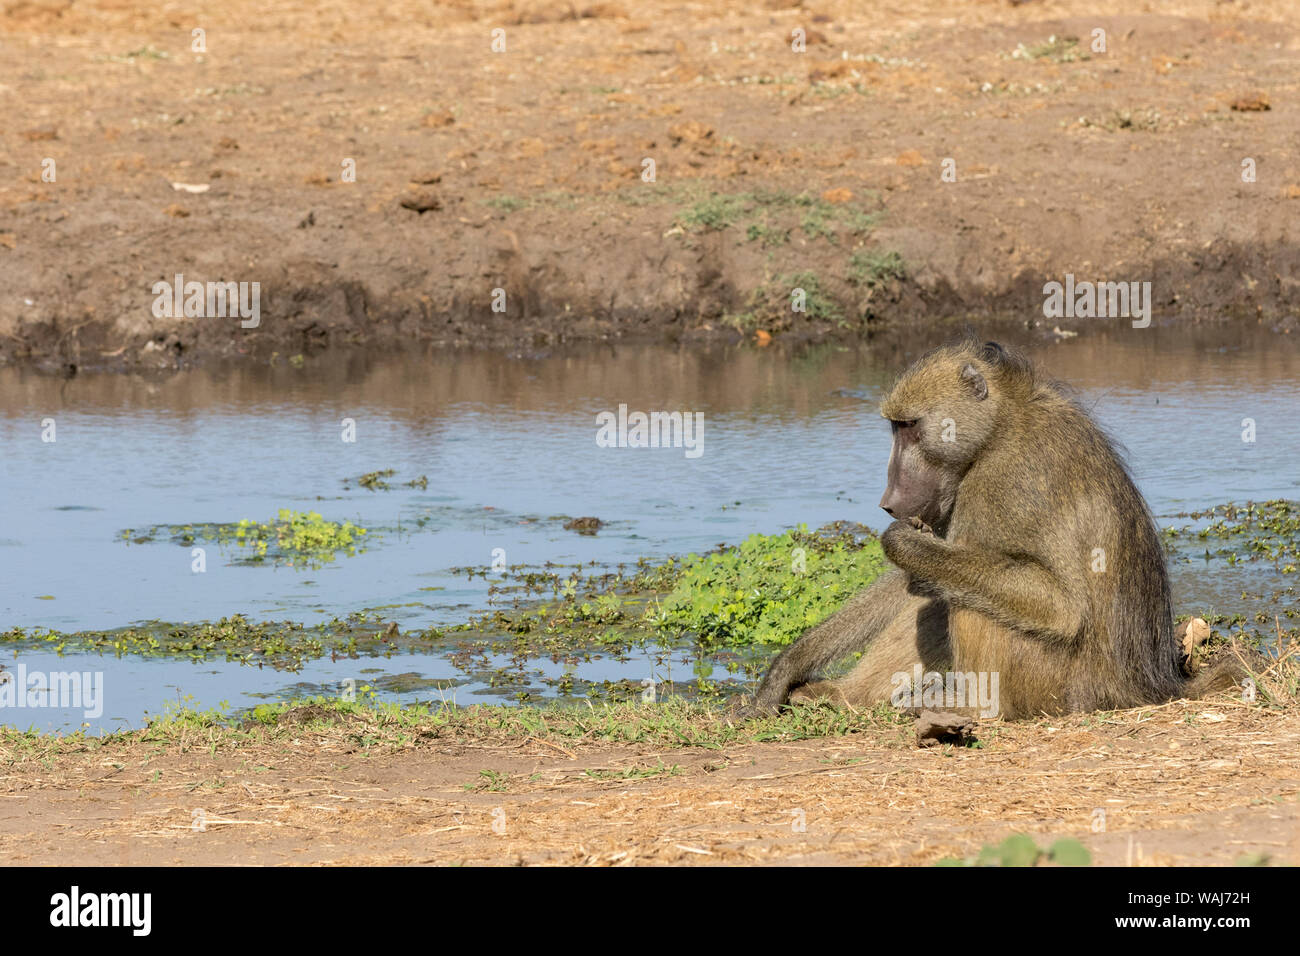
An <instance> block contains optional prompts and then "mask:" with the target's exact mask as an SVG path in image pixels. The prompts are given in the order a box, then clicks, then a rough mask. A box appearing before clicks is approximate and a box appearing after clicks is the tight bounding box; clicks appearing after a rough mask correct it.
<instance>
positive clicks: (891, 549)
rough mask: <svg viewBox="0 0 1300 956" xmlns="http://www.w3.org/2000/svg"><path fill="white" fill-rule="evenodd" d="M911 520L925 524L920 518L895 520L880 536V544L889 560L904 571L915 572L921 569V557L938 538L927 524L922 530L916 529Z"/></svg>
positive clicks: (937, 542)
mask: <svg viewBox="0 0 1300 956" xmlns="http://www.w3.org/2000/svg"><path fill="white" fill-rule="evenodd" d="M913 521H918V522H920V523H921V524H922V525H923V526H925V522H924V521H921V519H920V518H912V519H909V520H907V521H903V520H901V519H900V520H898V521H895V522H893V523H892V524H890V526H889V527H888V528H886V529H885V533H884V534H882V535H881V536H880V545H881V547H883V548H884V549H885V557H887V558H888V559H889V560H890V561H892V562H893V563H894V564H896V565H898V567H900V568H902V569H903V570H904V571H908V572H910V573H912V574H917V573H919V572H921V571H922V570H923V568H922V567H921V564H920V560H921V558H923V557H924V556H925V555H926V554H927V553H929V552H930V550H931V549H933V548H934V547H935V546H936V545H938V544H939V543H940V539H939V538H937V537H935V535H934V532H933V531H931V530H930V528H929V527H928V526H925V529H924V530H919V529H917V528H916V527H915V526H914V525H913V524H912V522H913ZM922 577H924V575H922Z"/></svg>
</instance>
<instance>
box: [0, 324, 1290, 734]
mask: <svg viewBox="0 0 1300 956" xmlns="http://www.w3.org/2000/svg"><path fill="white" fill-rule="evenodd" d="M1001 337H1002V338H1003V339H1004V340H1009V341H1015V340H1016V338H1017V336H1016V335H1014V334H1012V335H1007V334H1005V333H1004V334H1002V335H1001ZM933 341H934V337H933V336H927V337H925V339H924V340H921V339H920V338H919V337H918V339H917V340H916V341H900V342H893V343H891V344H874V345H871V346H862V347H853V348H845V347H842V346H817V347H810V348H802V349H796V350H791V351H781V350H779V349H777V348H769V349H755V348H750V347H736V348H718V349H710V350H700V349H698V348H694V349H677V348H673V347H663V346H611V347H607V348H596V349H593V348H588V349H583V350H580V351H574V352H551V353H539V354H520V355H511V356H505V355H501V354H480V353H442V354H418V355H406V356H386V357H377V356H360V355H342V354H334V355H325V356H320V357H312V358H308V359H307V360H306V363H305V365H304V366H303V367H302V368H293V367H289V366H287V365H281V366H279V367H272V368H266V367H258V368H250V367H230V368H221V367H213V368H207V369H200V370H195V371H187V372H183V373H178V374H172V375H167V376H163V375H160V376H157V377H125V376H86V375H82V376H77V377H74V378H72V379H69V380H62V379H56V378H51V377H48V376H42V375H37V374H34V373H31V372H24V371H21V370H16V369H3V370H0V442H2V447H3V455H2V456H0V492H2V496H3V497H2V500H3V518H4V520H3V524H2V525H0V565H2V566H3V588H2V590H0V629H7V628H10V627H14V626H23V627H32V626H38V625H39V626H44V627H53V628H57V629H60V630H65V631H66V630H76V629H86V628H114V627H120V626H123V625H126V624H130V623H132V622H137V621H144V620H157V619H161V620H166V621H198V620H209V619H217V618H220V617H223V616H225V615H229V614H233V613H243V614H245V615H247V616H249V617H250V618H255V619H276V620H280V619H295V620H300V621H304V622H308V623H316V622H318V621H320V620H322V619H328V618H330V617H332V616H335V615H341V614H344V613H346V612H349V611H353V610H359V609H362V608H376V607H385V608H387V609H386V610H385V611H384V612H383V613H384V614H385V616H386V617H389V618H392V619H395V620H397V621H399V622H401V624H402V626H403V627H404V628H416V627H426V626H428V625H430V624H448V623H455V622H459V621H463V620H465V619H467V618H468V617H469V615H470V614H472V613H474V612H476V611H480V610H483V609H485V608H487V607H488V606H489V604H490V598H489V595H488V592H487V585H486V584H485V583H484V581H483V580H482V578H475V579H474V580H473V581H468V580H467V579H466V577H465V575H464V574H463V573H455V572H453V571H452V570H451V569H453V568H457V567H464V566H485V565H488V564H489V563H491V561H492V560H493V556H494V550H495V549H503V550H504V556H505V559H506V560H507V561H508V562H509V563H510V564H519V563H524V564H530V565H540V564H543V563H545V562H558V563H565V564H576V563H579V562H581V563H590V562H595V563H596V564H597V565H616V564H618V563H620V562H632V561H635V559H637V558H638V557H642V556H663V555H668V554H674V553H685V552H690V551H697V550H701V549H705V548H709V547H711V546H713V545H715V544H718V543H720V542H735V541H739V540H740V539H742V538H743V537H744V536H746V535H747V534H749V533H751V532H754V531H767V532H772V531H778V530H780V529H782V528H784V527H788V526H790V525H792V524H797V523H805V524H807V525H809V526H810V527H816V526H818V525H820V524H823V523H826V522H828V521H832V520H836V519H850V520H856V521H862V522H864V523H866V524H869V525H872V526H874V527H880V526H882V524H883V523H884V522H883V518H884V515H883V513H881V512H880V511H879V510H878V508H877V507H876V502H877V501H878V500H879V498H880V495H881V492H882V491H883V481H884V462H885V460H886V457H887V454H888V445H889V434H888V429H887V428H886V427H885V426H884V425H883V423H882V422H881V421H880V419H879V418H878V416H877V414H876V411H875V407H874V403H875V402H876V400H877V399H878V398H879V396H880V393H881V389H882V388H883V387H885V386H886V385H887V384H888V381H889V379H890V377H891V376H892V375H893V374H894V372H895V371H896V370H897V369H898V368H899V367H900V365H901V364H903V363H904V362H905V361H906V360H907V359H909V358H910V357H912V356H913V355H915V354H918V353H919V352H920V351H921V350H923V348H924V347H926V346H928V345H929V344H932V343H933ZM1025 342H1026V344H1027V345H1028V346H1029V347H1030V348H1031V351H1032V353H1033V354H1034V355H1035V357H1036V358H1037V359H1038V360H1039V361H1040V362H1041V363H1042V364H1043V365H1045V366H1046V368H1047V369H1049V370H1050V371H1051V372H1052V373H1053V374H1054V375H1056V376H1058V377H1060V378H1062V379H1064V380H1066V381H1069V382H1071V383H1072V384H1073V385H1074V386H1076V387H1077V389H1078V392H1079V396H1080V398H1081V399H1082V400H1083V401H1084V402H1085V403H1086V404H1087V405H1088V406H1089V407H1091V408H1092V409H1093V412H1094V413H1095V415H1096V417H1097V418H1098V419H1099V420H1100V421H1101V423H1102V424H1103V425H1104V426H1105V427H1106V428H1107V429H1108V430H1109V431H1110V432H1111V434H1112V435H1113V436H1114V437H1115V438H1116V439H1118V440H1119V441H1120V442H1121V443H1122V444H1123V445H1124V446H1125V447H1126V448H1127V450H1128V455H1129V459H1130V462H1131V465H1132V468H1133V471H1134V473H1135V476H1136V478H1137V481H1138V484H1139V486H1140V487H1141V489H1142V491H1143V492H1144V493H1145V494H1146V496H1147V498H1148V500H1149V501H1150V503H1151V505H1152V507H1153V509H1154V510H1155V512H1156V513H1157V514H1158V515H1170V514H1173V513H1175V512H1178V511H1183V510H1191V509H1195V508H1200V507H1205V506H1208V505H1212V504H1214V503H1218V502H1223V501H1227V500H1235V501H1239V502H1240V501H1245V500H1247V499H1257V500H1258V499H1266V498H1277V497H1287V498H1300V426H1298V425H1297V419H1296V416H1297V412H1298V411H1300V341H1298V340H1297V338H1296V337H1294V336H1275V335H1270V334H1268V333H1265V332H1262V331H1256V330H1250V331H1248V332H1242V331H1241V330H1237V329H1234V330H1228V331H1226V332H1225V331H1217V332H1216V331H1206V330H1190V331H1188V330H1179V329H1147V330H1132V329H1125V328H1116V329H1113V330H1110V331H1105V332H1100V333H1097V334H1094V335H1090V336H1086V337H1081V338H1076V339H1072V340H1067V341H1061V342H1054V341H1045V340H1042V339H1040V338H1031V339H1025ZM620 404H625V405H627V406H628V408H629V409H630V410H634V411H635V410H644V411H653V410H659V409H686V410H690V411H696V412H702V413H703V415H704V427H703V432H702V454H700V455H699V457H689V456H688V455H687V454H686V450H685V449H682V448H665V449H635V448H631V449H629V448H602V447H598V445H597V442H596V432H597V426H596V415H597V413H599V412H602V411H616V410H617V408H618V406H619V405H620ZM1247 418H1249V419H1253V420H1254V423H1255V433H1256V440H1255V441H1254V442H1253V443H1245V442H1243V441H1242V431H1243V424H1242V423H1243V419H1247ZM45 419H53V420H54V427H55V438H56V440H55V441H53V442H48V441H43V440H42V433H43V428H44V426H43V424H42V422H43V420H45ZM344 419H352V420H353V421H354V422H355V426H356V441H355V442H351V443H349V442H344V441H342V440H341V434H342V425H341V422H342V421H343V420H344ZM45 431H46V432H47V433H48V429H45ZM385 468H393V469H395V470H396V472H397V473H396V475H394V476H393V478H392V479H390V481H391V483H392V490H388V491H369V490H366V489H364V488H360V487H357V486H356V484H355V482H352V483H351V484H350V486H347V487H345V480H346V479H349V478H355V477H356V476H358V475H360V474H362V473H365V472H370V471H375V470H377V469H385ZM418 476H426V477H427V479H428V485H427V487H426V488H410V487H405V486H404V485H403V483H404V482H405V481H408V480H410V479H414V478H417V477H418ZM281 508H294V509H298V510H316V511H320V512H321V513H322V514H324V515H325V517H327V518H330V519H334V520H342V519H344V518H348V519H351V520H353V521H355V522H357V523H360V524H362V525H363V526H365V527H368V528H372V529H376V531H377V533H378V538H377V540H375V541H374V542H373V543H372V544H371V546H370V547H369V548H368V550H367V551H366V552H365V553H364V554H361V555H359V556H356V557H351V558H346V557H340V558H339V559H338V560H336V561H335V562H333V563H332V564H328V565H326V566H324V567H322V568H319V569H302V570H297V569H292V568H286V567H278V568H277V567H269V566H263V567H249V566H243V565H237V564H232V563H230V558H231V557H232V556H233V554H232V553H231V552H222V551H221V550H220V549H218V548H217V547H216V546H215V545H211V546H209V547H208V549H207V550H208V561H207V570H206V573H203V574H195V573H193V572H192V570H191V555H190V550H189V548H188V547H184V546H181V545H178V544H174V543H171V542H170V541H168V540H167V539H166V537H162V538H160V539H159V540H157V541H154V542H151V543H145V544H132V543H129V542H127V541H124V540H123V538H122V531H123V529H139V528H144V527H148V526H152V525H159V524H187V523H194V522H218V521H220V522H225V521H234V520H237V519H239V518H255V519H260V520H265V519H267V518H269V517H271V516H273V515H274V514H275V513H276V511H277V510H278V509H281ZM580 515H595V516H598V517H600V518H602V519H603V520H605V521H606V522H607V527H606V528H605V529H604V530H602V531H601V532H600V534H599V535H597V536H595V537H584V536H580V535H578V534H575V533H573V532H571V531H565V530H564V529H563V527H562V522H561V521H560V520H553V519H556V518H557V517H559V516H580ZM1175 572H1176V573H1175V603H1176V606H1177V607H1187V608H1191V607H1195V608H1208V607H1219V606H1222V605H1224V604H1225V603H1227V602H1230V601H1231V600H1232V598H1233V597H1234V595H1235V596H1237V597H1239V592H1240V589H1241V584H1242V581H1241V575H1242V574H1244V573H1246V572H1234V573H1233V574H1232V575H1228V576H1223V575H1220V574H1219V573H1218V572H1217V570H1212V569H1209V568H1207V567H1206V566H1204V565H1197V564H1195V563H1193V564H1190V565H1180V566H1177V567H1176V568H1175ZM0 662H2V663H4V664H5V666H6V667H8V668H9V669H10V670H13V669H14V668H15V667H16V666H17V665H18V664H19V663H22V664H24V665H26V667H27V668H28V669H29V671H30V670H60V671H69V670H85V671H93V672H102V673H103V675H104V687H105V704H104V708H103V713H102V714H100V715H90V716H86V715H84V714H83V713H82V712H80V711H63V710H60V709H58V708H42V709H21V710H8V711H6V710H4V709H0V720H2V721H4V722H6V723H11V724H17V725H19V726H24V727H25V726H28V725H35V726H37V727H75V726H76V725H78V724H79V723H81V722H82V721H83V717H84V720H85V722H86V723H89V724H91V725H92V726H95V727H100V726H103V727H116V726H123V725H138V724H139V723H140V722H141V720H142V719H143V717H144V715H145V714H146V713H156V712H158V711H160V710H161V709H162V707H163V705H164V703H165V702H166V701H167V700H175V699H178V698H183V697H186V696H189V697H191V698H193V700H194V701H195V702H197V703H199V704H201V705H203V706H211V705H215V704H217V703H219V702H221V701H229V702H230V703H231V704H233V705H235V706H236V707H245V706H249V705H251V704H252V703H255V702H256V701H258V700H262V699H266V698H267V697H271V698H274V697H276V696H280V695H284V694H293V693H301V692H311V691H314V690H319V689H321V688H324V687H331V686H333V685H334V684H335V683H336V682H337V681H338V680H340V679H342V678H349V677H351V678H356V679H358V680H363V681H364V680H374V679H375V678H376V677H379V676H382V675H384V674H389V675H394V674H416V675H419V676H420V677H422V678H433V679H452V678H455V677H457V676H458V673H459V672H457V671H456V670H455V668H454V667H453V666H452V665H451V664H450V663H449V662H448V661H447V660H446V659H445V657H444V656H443V655H440V654H439V653H433V654H429V655H421V656H418V657H412V656H404V657H401V658H400V659H392V660H384V659H379V660H360V661H357V660H348V661H338V662H331V661H329V660H328V659H326V660H323V661H317V662H313V663H310V664H308V665H307V666H306V667H304V669H303V670H302V671H301V672H299V673H296V674H288V673H283V672H277V671H274V670H271V669H269V668H267V669H257V668H252V667H242V666H239V665H236V664H227V663H225V662H224V661H222V662H206V663H201V664H193V663H189V662H175V661H166V660H142V659H140V658H138V657H129V656H128V657H123V658H121V659H117V658H114V657H112V656H108V655H105V656H101V655H96V654H89V655H88V654H69V655H67V656H65V657H63V658H61V659H60V658H55V657H53V656H52V655H51V654H50V653H49V652H48V651H44V650H43V651H22V652H20V653H18V654H16V655H15V654H12V653H11V652H10V651H8V650H6V653H5V656H4V659H3V661H0ZM665 666H672V667H677V668H679V669H680V671H682V672H686V673H689V669H690V663H689V659H688V657H686V656H681V657H679V658H678V660H677V662H676V663H671V662H670V663H669V664H667V665H665V664H664V663H663V662H662V661H661V662H659V663H656V662H655V661H651V660H650V659H649V658H645V659H638V658H636V657H635V656H634V657H633V659H631V660H629V661H624V662H618V661H611V660H599V659H598V660H596V661H594V662H592V663H589V664H583V665H581V667H580V671H581V674H582V676H583V677H584V678H586V679H592V680H599V679H614V678H618V677H630V678H632V679H633V680H634V681H640V680H641V679H642V678H644V677H650V676H655V677H657V678H660V679H662V678H663V677H665V676H667V675H665V673H664V668H665ZM536 668H537V669H538V672H539V673H540V672H543V671H546V670H548V669H550V670H554V669H556V668H555V667H553V666H552V665H551V664H550V663H549V662H546V661H543V662H539V663H536ZM460 676H462V677H463V674H462V675H460ZM536 690H537V694H539V695H540V694H543V693H545V689H544V688H541V687H539V688H537V689H536ZM444 693H445V695H446V696H448V697H450V696H452V692H444ZM381 696H384V697H388V698H390V699H399V700H414V699H429V697H430V696H437V693H436V692H435V693H433V694H432V695H431V693H430V691H429V690H428V689H424V690H408V691H391V692H385V693H383V694H381ZM454 696H455V697H456V699H458V700H460V701H462V702H468V701H473V700H496V699H503V698H501V697H498V696H494V693H493V691H492V690H491V689H490V688H487V687H485V686H483V685H481V684H479V685H475V684H473V683H469V684H462V685H461V686H459V687H457V688H455V690H454ZM506 699H508V698H506Z"/></svg>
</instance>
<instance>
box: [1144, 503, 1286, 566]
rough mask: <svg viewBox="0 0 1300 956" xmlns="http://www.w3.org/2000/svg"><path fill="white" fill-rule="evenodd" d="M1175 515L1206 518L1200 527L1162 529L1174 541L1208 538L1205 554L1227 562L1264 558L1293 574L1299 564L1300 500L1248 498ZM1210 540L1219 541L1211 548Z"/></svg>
mask: <svg viewBox="0 0 1300 956" xmlns="http://www.w3.org/2000/svg"><path fill="white" fill-rule="evenodd" d="M1174 517H1177V518H1191V519H1192V520H1193V521H1208V522H1209V523H1208V524H1206V525H1204V526H1203V527H1200V528H1197V527H1193V526H1183V527H1168V528H1165V532H1164V533H1165V535H1166V537H1167V538H1169V539H1171V540H1174V541H1190V540H1192V539H1193V538H1195V539H1197V540H1199V541H1204V542H1207V547H1206V549H1205V556H1206V557H1207V558H1208V557H1219V558H1222V559H1224V560H1225V561H1227V562H1228V564H1230V565H1236V564H1238V563H1240V562H1243V561H1259V560H1261V559H1265V560H1269V561H1272V562H1273V564H1274V565H1275V566H1276V568H1277V570H1278V571H1279V572H1280V573H1282V574H1294V573H1295V572H1296V568H1297V567H1298V566H1300V502H1296V501H1288V500H1287V499H1285V498H1275V499H1273V500H1271V501H1263V502H1255V501H1248V502H1246V504H1244V505H1237V504H1233V503H1232V502H1228V503H1227V504H1222V505H1215V506H1214V507H1212V508H1208V509H1206V510H1204V511H1189V512H1182V513H1180V514H1177V515H1175V516H1174ZM1210 541H1216V542H1221V544H1220V545H1219V546H1218V547H1216V548H1215V549H1214V550H1213V552H1211V550H1210V548H1209V546H1208V542H1210Z"/></svg>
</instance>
